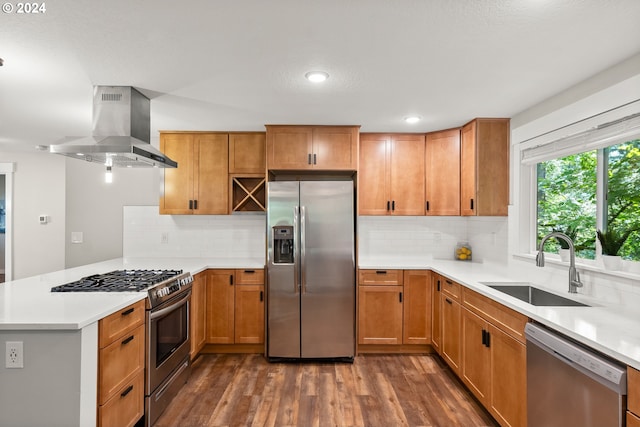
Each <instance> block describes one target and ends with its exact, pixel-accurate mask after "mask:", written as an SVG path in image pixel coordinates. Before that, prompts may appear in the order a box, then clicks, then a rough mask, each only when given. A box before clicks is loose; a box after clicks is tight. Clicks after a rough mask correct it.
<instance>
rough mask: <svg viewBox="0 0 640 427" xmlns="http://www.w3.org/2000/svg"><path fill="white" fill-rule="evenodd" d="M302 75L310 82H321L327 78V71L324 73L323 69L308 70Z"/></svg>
mask: <svg viewBox="0 0 640 427" xmlns="http://www.w3.org/2000/svg"><path fill="white" fill-rule="evenodd" d="M304 76H305V77H306V78H307V80H309V81H310V82H313V83H320V82H323V81H325V80H327V79H328V78H329V73H326V72H324V71H309V72H308V73H306V74H305V75H304Z"/></svg>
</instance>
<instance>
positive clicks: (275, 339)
mask: <svg viewBox="0 0 640 427" xmlns="http://www.w3.org/2000/svg"><path fill="white" fill-rule="evenodd" d="M267 193H268V204H267V313H268V321H267V328H268V329H267V334H268V342H267V352H268V356H269V357H282V358H297V357H300V295H299V289H298V286H299V283H298V279H297V278H296V275H297V272H298V269H299V266H298V262H299V259H298V258H297V257H296V253H295V252H296V248H298V245H299V239H298V237H296V236H295V234H296V233H297V232H298V226H297V224H296V223H295V222H294V216H296V215H297V211H298V206H299V200H300V187H299V184H298V182H293V181H292V182H270V183H268V184H267ZM275 226H291V227H293V230H294V260H293V261H294V262H293V263H277V264H276V263H274V235H273V227H275Z"/></svg>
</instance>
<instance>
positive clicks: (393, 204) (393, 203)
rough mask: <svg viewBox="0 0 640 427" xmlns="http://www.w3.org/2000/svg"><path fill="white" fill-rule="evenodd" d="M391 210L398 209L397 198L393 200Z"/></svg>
mask: <svg viewBox="0 0 640 427" xmlns="http://www.w3.org/2000/svg"><path fill="white" fill-rule="evenodd" d="M391 210H392V211H395V210H396V201H395V200H394V201H392V202H391Z"/></svg>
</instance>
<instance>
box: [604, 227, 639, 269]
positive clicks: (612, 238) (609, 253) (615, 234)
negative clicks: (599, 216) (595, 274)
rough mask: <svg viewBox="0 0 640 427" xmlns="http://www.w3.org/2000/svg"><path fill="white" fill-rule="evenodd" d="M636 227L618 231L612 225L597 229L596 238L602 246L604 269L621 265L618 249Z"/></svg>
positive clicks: (618, 267)
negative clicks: (605, 228) (603, 229)
mask: <svg viewBox="0 0 640 427" xmlns="http://www.w3.org/2000/svg"><path fill="white" fill-rule="evenodd" d="M634 231H636V229H628V230H625V231H619V230H617V229H615V228H613V227H607V230H606V231H602V230H597V231H596V233H597V234H598V240H599V241H600V246H601V247H602V262H603V263H604V266H605V268H606V269H609V270H619V269H620V266H621V265H622V257H620V255H619V253H620V249H621V248H622V246H623V245H624V242H626V241H627V238H629V235H631V233H633V232H634Z"/></svg>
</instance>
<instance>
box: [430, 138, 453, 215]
mask: <svg viewBox="0 0 640 427" xmlns="http://www.w3.org/2000/svg"><path fill="white" fill-rule="evenodd" d="M425 153H426V176H425V178H426V180H425V181H426V182H425V189H426V190H425V199H426V202H425V210H426V214H427V215H455V216H457V215H460V129H449V130H444V131H440V132H433V133H428V134H427V135H426V146H425Z"/></svg>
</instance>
